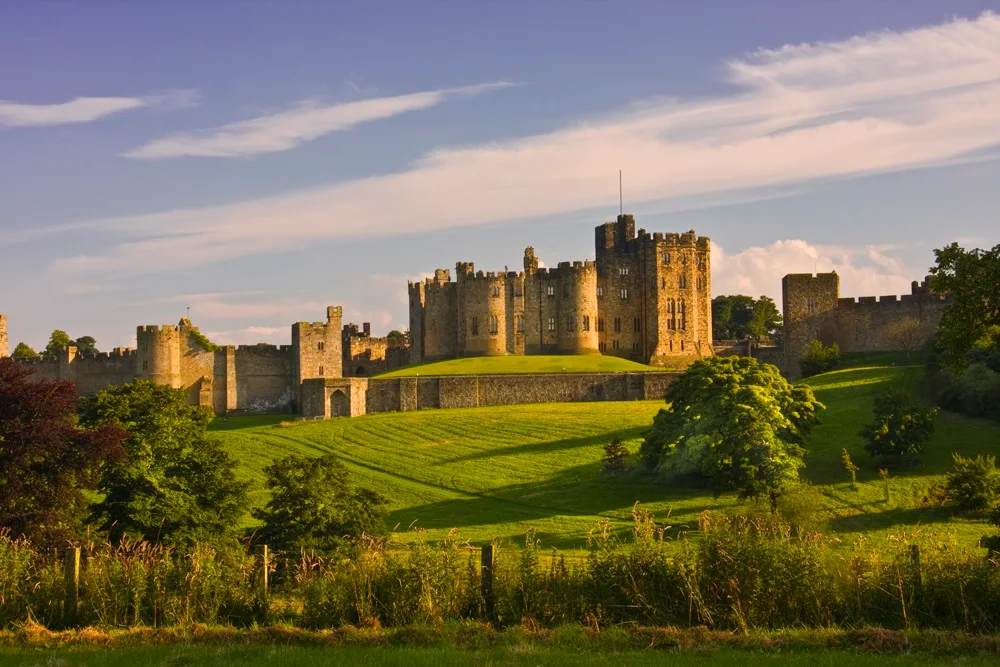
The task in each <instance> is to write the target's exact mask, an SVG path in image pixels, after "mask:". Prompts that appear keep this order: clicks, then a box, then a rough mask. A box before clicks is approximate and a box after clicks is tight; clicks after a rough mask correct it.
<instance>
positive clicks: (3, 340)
mask: <svg viewBox="0 0 1000 667" xmlns="http://www.w3.org/2000/svg"><path fill="white" fill-rule="evenodd" d="M6 356H7V316H6V315H4V314H3V313H0V357H6Z"/></svg>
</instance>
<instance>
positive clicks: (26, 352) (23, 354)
mask: <svg viewBox="0 0 1000 667" xmlns="http://www.w3.org/2000/svg"><path fill="white" fill-rule="evenodd" d="M10 357H11V359H13V360H14V361H21V362H24V361H35V360H36V359H41V358H42V355H40V354H38V353H37V352H35V351H34V350H33V349H31V347H30V346H29V345H27V344H26V343H18V344H17V347H15V348H14V353H13V354H11V355H10Z"/></svg>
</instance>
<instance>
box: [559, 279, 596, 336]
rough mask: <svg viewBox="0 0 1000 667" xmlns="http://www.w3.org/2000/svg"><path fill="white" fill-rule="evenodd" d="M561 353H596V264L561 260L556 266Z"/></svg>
mask: <svg viewBox="0 0 1000 667" xmlns="http://www.w3.org/2000/svg"><path fill="white" fill-rule="evenodd" d="M557 273H558V275H557V276H556V285H557V286H556V291H557V294H558V299H557V300H558V310H559V319H558V320H557V322H556V326H557V328H558V329H559V336H558V340H559V353H560V354H597V353H598V343H599V340H598V336H597V265H596V264H594V263H593V262H573V263H572V264H570V263H569V262H560V263H559V266H558V268H557Z"/></svg>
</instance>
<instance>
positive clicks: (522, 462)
mask: <svg viewBox="0 0 1000 667" xmlns="http://www.w3.org/2000/svg"><path fill="white" fill-rule="evenodd" d="M856 363H857V365H855V366H853V367H850V368H845V369H842V370H837V371H834V372H832V373H827V374H824V375H820V376H817V377H815V378H811V379H810V380H809V381H808V382H809V384H811V385H812V386H813V388H814V389H815V391H816V395H817V398H818V399H819V400H820V401H822V402H823V403H825V404H826V405H827V408H828V409H827V410H826V411H825V412H823V413H822V424H820V425H819V426H818V427H817V428H816V429H815V430H814V432H813V434H812V435H811V437H810V440H809V442H808V443H807V449H808V455H807V460H806V464H807V467H806V469H805V471H804V474H803V476H804V477H805V478H806V480H807V481H808V482H809V483H810V485H809V486H808V487H807V488H806V489H804V490H802V491H800V492H798V493H796V494H795V495H794V496H792V498H791V499H790V500H789V501H788V502H789V509H790V510H796V508H797V509H798V511H799V513H800V514H813V515H815V516H816V517H818V518H819V520H820V522H821V524H822V527H824V528H825V529H826V530H828V531H830V532H833V533H837V534H839V535H840V536H841V537H842V538H844V543H845V544H850V542H851V541H852V540H853V537H854V536H856V535H857V534H858V533H861V532H865V533H868V534H869V537H870V538H874V539H878V538H880V537H885V536H887V535H889V534H890V533H892V532H894V531H898V530H899V529H901V528H906V529H908V530H924V531H927V530H930V531H934V532H940V531H947V532H949V533H954V535H955V536H956V537H957V539H958V540H959V541H960V542H961V543H963V544H965V545H967V546H969V547H972V546H974V545H975V544H976V543H977V541H978V539H979V537H980V536H981V535H982V534H984V533H985V532H987V530H988V527H987V526H986V525H985V524H984V522H983V521H982V520H975V519H969V518H963V517H955V516H953V513H952V512H951V511H950V510H948V509H946V508H939V507H933V506H929V505H928V504H926V503H925V502H923V501H922V498H923V497H924V496H926V494H927V492H928V491H929V490H930V488H931V487H932V486H933V485H934V484H936V483H940V482H941V481H942V479H943V474H944V473H945V472H946V471H948V470H949V469H950V468H951V465H952V462H951V453H952V452H953V451H956V452H960V453H963V454H966V455H975V454H976V453H979V452H984V453H994V454H995V453H998V452H997V450H998V449H1000V424H997V423H994V422H987V421H980V420H974V419H969V418H966V417H962V416H958V415H953V414H942V415H941V416H940V417H939V419H938V422H937V428H936V432H935V434H934V436H933V438H932V440H931V442H930V443H929V445H928V446H927V450H926V452H925V454H924V455H923V456H922V460H921V462H920V464H918V465H917V466H915V467H913V468H910V469H906V470H900V471H893V473H892V478H891V480H890V497H889V501H888V502H886V501H885V500H884V496H883V493H884V491H883V486H882V483H881V481H880V480H879V478H878V472H877V466H876V465H875V463H874V462H873V461H872V460H871V459H870V458H869V457H868V456H867V455H866V454H865V452H864V450H863V447H862V442H861V440H860V439H859V437H858V436H857V432H858V430H859V429H860V428H861V426H862V424H863V423H864V422H865V421H866V420H868V419H869V416H870V411H871V402H872V398H873V397H874V395H875V394H876V393H878V392H879V391H881V390H883V389H884V388H886V387H887V386H889V385H890V384H896V385H904V386H905V385H912V384H914V383H915V382H917V381H918V379H919V377H920V374H921V369H920V367H919V366H918V365H915V364H910V365H907V364H906V363H905V362H904V361H903V360H901V359H898V358H894V357H879V356H874V357H870V358H862V359H859V360H857V362H856ZM661 407H662V402H660V401H635V402H607V403H569V404H556V403H548V404H538V405H523V406H510V407H496V408H472V409H456V410H443V411H438V410H428V411H419V412H407V413H386V414H378V415H369V416H365V417H360V418H354V419H341V420H334V421H326V422H299V423H296V424H294V425H291V426H288V425H279V423H278V422H280V421H281V419H282V418H281V417H280V416H278V417H251V418H230V419H229V420H227V421H225V422H223V421H221V420H216V421H215V422H214V423H213V425H212V427H211V428H212V429H213V430H214V431H215V432H216V433H217V434H218V436H219V437H220V438H222V440H223V442H224V444H225V446H226V447H227V449H228V450H229V451H230V452H232V453H233V454H234V455H235V456H237V457H238V458H239V460H240V461H241V463H242V473H243V474H244V475H245V476H246V477H248V478H251V479H253V480H255V481H256V482H257V486H256V490H255V492H254V498H253V500H254V503H255V504H261V503H263V502H265V501H266V492H265V491H264V490H263V489H262V487H261V486H260V483H261V481H262V473H261V469H262V467H263V466H264V465H266V464H267V463H268V462H270V461H271V460H273V459H275V458H279V457H282V456H285V455H287V454H289V453H298V454H305V455H320V454H324V453H333V454H335V455H337V456H338V457H339V458H340V459H341V460H342V461H343V462H344V463H345V464H346V465H347V466H348V467H349V468H350V469H351V471H352V472H353V473H354V476H355V479H356V480H357V483H358V484H360V485H364V486H368V487H370V488H373V489H375V490H377V491H379V492H380V493H382V494H384V495H385V496H387V497H388V498H389V499H390V502H391V510H392V512H391V524H392V525H393V526H395V527H396V530H397V531H399V532H401V533H402V535H400V536H399V537H400V539H406V540H412V539H428V538H432V539H433V538H440V537H442V536H443V535H445V534H446V533H447V532H448V531H449V530H450V529H457V530H458V531H459V535H460V536H461V537H463V538H465V539H468V540H470V542H472V543H473V544H482V543H484V542H486V541H488V540H489V539H490V538H492V537H495V536H501V537H510V538H514V539H517V538H519V537H522V536H523V535H524V530H525V528H526V527H527V526H532V527H535V528H536V529H538V531H539V537H540V538H541V539H542V544H543V545H544V546H556V547H559V548H570V549H572V548H579V547H582V546H583V544H584V541H585V538H586V534H587V531H588V530H589V529H590V528H592V527H593V526H594V524H595V522H597V521H598V520H601V519H608V520H609V521H611V522H612V524H613V525H615V526H616V527H618V528H621V529H622V530H625V529H627V527H628V526H629V525H631V522H630V513H631V509H632V507H633V504H634V503H636V502H639V503H640V504H641V505H642V506H643V507H646V508H648V509H650V510H652V511H653V512H654V513H655V514H656V515H657V516H658V517H661V518H662V517H668V518H667V519H666V521H667V523H669V525H671V526H672V527H673V528H672V531H671V532H672V534H675V535H676V534H679V533H683V531H684V530H688V529H693V528H694V527H695V526H696V521H697V517H698V515H699V514H700V513H701V512H702V511H704V510H709V509H721V510H726V509H729V508H733V507H734V506H735V505H736V504H737V501H736V499H735V498H734V497H732V496H722V497H720V498H713V496H712V494H711V493H710V492H708V491H707V490H705V489H703V488H695V487H689V486H677V485H670V484H666V483H663V482H661V481H658V480H654V479H651V478H649V477H647V476H645V475H642V474H639V473H635V472H633V473H631V474H628V475H626V476H624V477H617V478H609V477H607V476H605V475H602V474H601V473H600V465H601V464H600V457H601V454H602V446H603V445H604V444H606V443H607V442H609V441H610V440H611V439H612V438H613V437H616V436H617V437H620V438H621V439H622V441H623V442H624V443H625V444H626V446H628V447H629V448H630V450H632V451H633V452H635V451H636V450H637V449H638V446H639V443H640V442H641V439H642V433H643V431H644V430H645V429H646V428H648V427H649V425H650V423H651V421H652V418H653V416H654V415H655V414H656V412H657V411H658V410H659V409H660V408H661ZM286 419H287V417H286ZM844 447H846V448H847V450H848V451H849V452H850V453H851V455H852V457H853V458H854V461H855V463H856V464H857V465H859V466H861V468H862V469H861V471H860V472H859V473H858V481H859V485H858V489H857V490H852V489H851V488H850V485H849V484H848V477H847V474H846V472H845V471H844V469H843V467H842V465H841V463H840V456H841V449H842V448H844ZM411 528H415V529H417V531H416V532H415V531H412V530H410V529H411Z"/></svg>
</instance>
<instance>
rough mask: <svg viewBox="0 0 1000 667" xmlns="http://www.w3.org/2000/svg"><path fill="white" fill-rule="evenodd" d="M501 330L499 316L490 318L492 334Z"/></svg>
mask: <svg viewBox="0 0 1000 667" xmlns="http://www.w3.org/2000/svg"><path fill="white" fill-rule="evenodd" d="M499 328H500V324H499V322H497V316H496V315H491V316H490V333H492V334H495V333H496V332H497V331H498V330H499Z"/></svg>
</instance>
